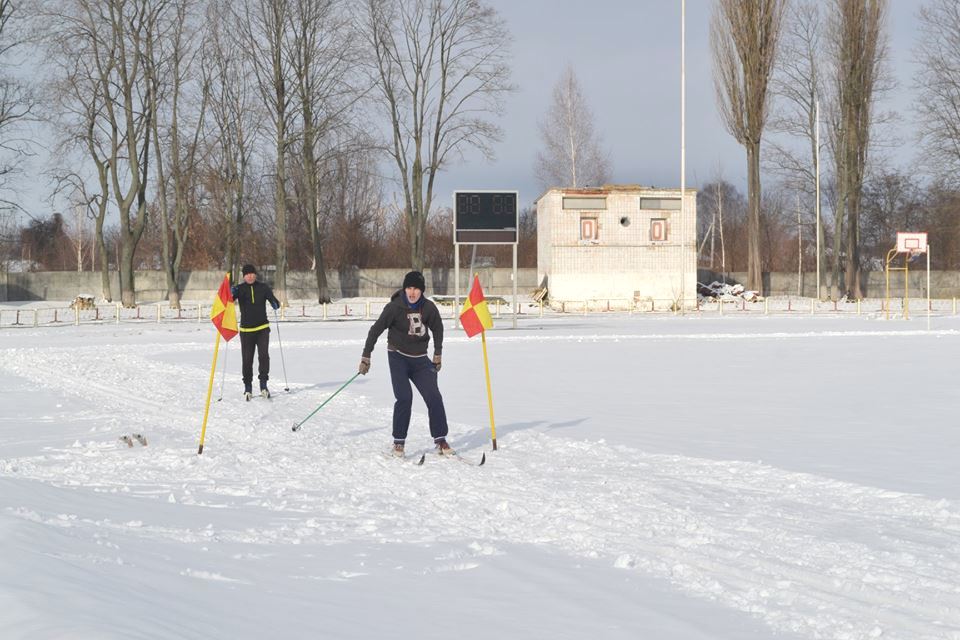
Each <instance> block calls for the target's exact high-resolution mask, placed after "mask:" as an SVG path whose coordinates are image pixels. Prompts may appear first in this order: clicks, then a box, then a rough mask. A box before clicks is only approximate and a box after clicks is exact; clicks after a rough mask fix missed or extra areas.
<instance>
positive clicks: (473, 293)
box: [460, 275, 497, 451]
mask: <svg viewBox="0 0 960 640" xmlns="http://www.w3.org/2000/svg"><path fill="white" fill-rule="evenodd" d="M460 324H461V326H463V330H464V331H466V332H467V337H468V338H472V337H473V336H475V335H477V334H478V333H479V334H480V341H481V342H482V343H483V370H484V373H485V374H486V377H487V406H488V407H489V409H490V438H491V439H492V441H493V450H494V451H496V450H497V427H496V425H495V424H494V420H493V392H492V391H491V390H490V364H489V361H488V360H487V329H491V328H493V318H491V317H490V310H489V309H488V308H487V299H486V298H484V297H483V287H481V286H480V277H479V276H477V275H474V276H473V286H472V287H470V293H469V295H467V299H466V300H464V301H463V309H461V310H460Z"/></svg>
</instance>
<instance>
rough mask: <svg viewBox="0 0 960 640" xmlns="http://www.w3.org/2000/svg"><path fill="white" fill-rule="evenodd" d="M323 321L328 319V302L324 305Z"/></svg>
mask: <svg viewBox="0 0 960 640" xmlns="http://www.w3.org/2000/svg"><path fill="white" fill-rule="evenodd" d="M323 319H324V320H326V319H327V303H326V302H324V303H323Z"/></svg>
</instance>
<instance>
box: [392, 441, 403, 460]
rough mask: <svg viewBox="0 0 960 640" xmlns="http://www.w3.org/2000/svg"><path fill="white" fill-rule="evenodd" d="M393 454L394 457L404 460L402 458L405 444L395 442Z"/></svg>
mask: <svg viewBox="0 0 960 640" xmlns="http://www.w3.org/2000/svg"><path fill="white" fill-rule="evenodd" d="M391 453H393V455H395V456H396V457H398V458H402V457H403V443H402V442H394V443H393V451H392V452H391Z"/></svg>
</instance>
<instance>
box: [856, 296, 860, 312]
mask: <svg viewBox="0 0 960 640" xmlns="http://www.w3.org/2000/svg"><path fill="white" fill-rule="evenodd" d="M857 315H860V298H857Z"/></svg>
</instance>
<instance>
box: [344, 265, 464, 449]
mask: <svg viewBox="0 0 960 640" xmlns="http://www.w3.org/2000/svg"><path fill="white" fill-rule="evenodd" d="M426 288H427V285H426V282H425V281H424V278H423V274H422V273H420V272H419V271H411V272H410V273H408V274H407V275H406V276H404V278H403V288H401V289H400V290H399V291H397V292H396V293H394V294H393V296H392V297H391V298H390V302H389V303H387V305H386V306H385V307H384V308H383V311H382V312H381V313H380V317H379V318H377V321H376V322H374V323H373V326H372V327H370V332H369V333H368V334H367V341H366V343H365V344H364V345H363V355H362V357H361V358H360V368H359V372H360V373H361V374H363V375H366V374H367V372H368V371H370V355H371V354H372V353H373V347H374V346H375V345H376V343H377V339H378V338H379V337H380V334H382V333H383V332H384V331H387V361H388V363H389V364H390V381H391V382H392V383H393V396H394V398H396V402H395V403H394V405H393V455H395V456H397V457H403V447H404V442H405V440H406V438H407V429H409V427H410V412H411V407H412V404H413V391H412V390H411V388H410V383H411V382H413V384H414V386H415V387H416V388H417V391H418V392H420V396H421V397H422V398H423V401H424V402H425V403H426V405H427V414H428V415H429V417H430V435H431V436H433V442H434V444H435V445H436V448H437V453H439V454H441V455H446V456H452V455H456V452H455V451H454V450H453V449H451V448H450V445H449V444H447V431H448V429H447V413H446V410H445V409H444V407H443V397H442V396H441V395H440V389H439V388H438V387H437V373H438V372H439V371H440V354H441V352H442V351H443V320H442V319H441V317H440V311H439V310H438V309H437V305H435V304H434V303H433V302H432V301H431V300H427V299H426V298H425V297H424V295H423V292H424V290H426ZM430 334H433V340H434V345H433V359H432V360H431V359H430V358H429V357H428V356H427V347H428V346H429V344H430Z"/></svg>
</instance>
